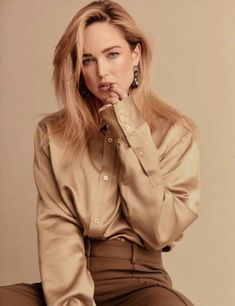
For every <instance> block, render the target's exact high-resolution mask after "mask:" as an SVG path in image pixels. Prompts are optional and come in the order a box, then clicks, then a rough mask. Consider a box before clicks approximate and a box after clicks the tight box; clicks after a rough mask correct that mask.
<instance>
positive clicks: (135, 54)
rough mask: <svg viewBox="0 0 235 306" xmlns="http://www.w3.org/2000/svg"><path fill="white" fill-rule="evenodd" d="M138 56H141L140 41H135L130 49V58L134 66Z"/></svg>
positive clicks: (138, 58)
mask: <svg viewBox="0 0 235 306" xmlns="http://www.w3.org/2000/svg"><path fill="white" fill-rule="evenodd" d="M140 57H141V45H140V43H137V45H136V46H135V49H134V50H133V51H132V59H133V64H134V66H136V65H138V64H139V61H140Z"/></svg>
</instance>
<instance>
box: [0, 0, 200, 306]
mask: <svg viewBox="0 0 235 306" xmlns="http://www.w3.org/2000/svg"><path fill="white" fill-rule="evenodd" d="M150 62H151V50H150V47H149V44H148V41H147V40H146V38H145V36H144V35H143V33H142V32H141V31H140V30H139V28H138V27H137V25H136V24H135V22H134V21H133V19H132V18H131V17H130V15H129V14H128V13H127V12H126V11H125V10H124V9H123V8H122V7H121V6H120V5H119V4H117V3H115V2H113V1H95V2H92V3H90V4H88V5H87V6H86V7H84V8H82V9H81V10H80V11H79V12H78V13H77V14H76V15H75V16H74V18H73V19H72V21H71V22H70V24H69V26H68V27H67V29H66V31H65V33H64V35H63V36H62V38H61V39H60V41H59V43H58V45H57V47H56V50H55V57H54V63H53V64H54V83H55V91H56V95H57V97H58V101H59V102H60V105H61V109H60V110H59V111H58V112H57V113H53V114H50V115H48V116H46V117H44V118H43V119H42V120H41V121H40V122H39V124H38V126H37V130H36V134H35V159H34V176H35V182H36V185H37V188H38V202H37V231H38V250H39V265H40V273H41V281H42V282H41V283H35V284H15V285H12V286H5V287H2V288H1V298H2V304H1V305H4V306H5V305H22V306H26V305H29V306H34V305H37V306H38V305H45V303H46V305H48V306H91V305H92V306H94V305H97V306H116V305H120V306H129V305H133V306H143V305H145V306H163V305H165V306H183V305H187V306H189V305H190V306H191V305H193V304H192V302H191V301H190V300H189V299H188V298H187V297H185V296H184V295H183V294H182V293H180V292H178V291H176V290H175V289H173V286H172V281H171V278H170V276H169V274H168V273H167V272H166V270H165V269H164V267H163V264H162V253H163V252H169V251H171V250H172V248H173V247H174V245H175V242H176V241H178V240H180V239H181V238H182V236H183V232H184V231H185V229H186V228H187V227H188V226H189V225H190V224H191V223H192V222H193V221H194V220H195V219H196V218H197V216H198V202H199V151H198V137H197V134H198V132H197V128H196V126H195V125H194V124H193V122H192V121H191V120H190V119H189V118H187V117H185V116H183V115H182V114H180V113H179V112H178V111H176V110H175V109H173V108H172V107H170V106H169V105H167V104H166V103H164V102H162V101H160V100H159V98H158V97H157V96H156V95H154V94H153V93H152V92H151V91H150V89H149V87H148V70H149V65H150ZM44 298H45V300H44ZM9 301H12V304H9ZM7 303H8V304H7Z"/></svg>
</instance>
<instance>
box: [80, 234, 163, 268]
mask: <svg viewBox="0 0 235 306" xmlns="http://www.w3.org/2000/svg"><path fill="white" fill-rule="evenodd" d="M85 253H86V256H87V257H88V265H89V257H110V258H116V259H126V260H130V261H131V263H132V264H134V263H136V262H152V263H157V264H162V252H161V250H158V251H152V250H147V249H145V248H143V247H141V246H139V245H137V244H136V243H134V242H131V241H128V240H125V241H120V240H116V239H112V240H108V239H107V240H92V239H90V238H86V239H85Z"/></svg>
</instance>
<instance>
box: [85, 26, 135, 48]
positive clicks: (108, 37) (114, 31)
mask: <svg viewBox="0 0 235 306" xmlns="http://www.w3.org/2000/svg"><path fill="white" fill-rule="evenodd" d="M110 46H120V47H128V46H129V45H128V43H127V41H126V40H125V39H124V35H123V33H122V31H121V30H120V29H119V28H118V27H117V26H115V25H112V24H110V23H107V22H95V23H93V24H91V25H89V26H88V27H86V29H85V31H84V50H83V53H97V52H99V51H101V50H104V49H105V48H108V47H110Z"/></svg>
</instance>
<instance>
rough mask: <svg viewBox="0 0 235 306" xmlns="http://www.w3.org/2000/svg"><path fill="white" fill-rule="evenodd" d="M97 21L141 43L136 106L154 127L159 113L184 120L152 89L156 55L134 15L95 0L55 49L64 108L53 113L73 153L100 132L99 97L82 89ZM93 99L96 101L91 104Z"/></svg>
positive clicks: (56, 77)
mask: <svg viewBox="0 0 235 306" xmlns="http://www.w3.org/2000/svg"><path fill="white" fill-rule="evenodd" d="M94 22H108V23H110V24H112V25H114V26H116V27H118V28H119V29H120V30H121V32H122V33H123V37H124V38H125V40H126V41H127V42H128V44H129V45H130V47H131V49H134V48H135V46H136V45H137V43H139V44H140V45H141V51H142V52H141V59H140V62H139V72H140V73H139V75H140V86H139V87H138V88H136V89H133V90H132V92H131V95H132V96H133V99H134V102H135V103H136V106H137V107H138V109H139V110H140V111H141V113H142V115H143V117H144V118H145V120H146V122H147V123H148V124H149V126H150V129H151V130H154V129H155V128H156V124H157V122H156V121H157V120H156V114H157V115H158V116H160V117H163V118H166V119H167V120H172V121H175V120H182V118H183V116H182V115H181V114H180V113H179V112H178V111H177V110H176V109H174V108H173V107H171V106H170V105H168V104H167V103H165V102H163V101H162V100H161V99H160V98H159V97H157V95H156V94H154V93H153V92H152V91H150V90H149V88H148V73H149V66H150V63H151V58H152V51H151V48H150V45H149V43H148V41H147V39H146V37H145V35H144V34H143V33H142V32H141V30H140V29H139V28H138V26H137V25H136V23H135V21H134V20H133V18H132V17H131V16H130V15H129V14H128V12H127V11H126V10H125V9H124V8H123V7H121V6H120V5H119V4H118V3H116V2H114V1H110V0H104V1H93V2H91V3H90V4H88V5H87V6H85V7H83V8H82V9H81V10H80V11H78V13H77V14H76V15H75V16H74V17H73V19H72V20H71V22H70V23H69V25H68V27H67V29H66V30H65V32H64V34H63V36H62V37H61V39H60V41H59V43H58V45H57V46H56V49H55V54H54V60H53V66H54V72H53V82H54V87H55V93H56V97H57V100H58V103H59V105H60V106H61V110H59V111H58V112H56V113H52V114H49V115H48V116H47V117H46V119H49V120H51V122H52V123H53V124H52V126H53V130H54V132H58V133H60V135H61V136H62V138H61V139H62V141H64V142H65V143H66V144H67V146H66V148H68V150H71V152H73V153H74V152H77V151H78V150H80V149H81V148H82V147H83V145H85V144H87V143H88V142H89V140H90V139H91V138H94V137H96V136H97V133H99V123H100V118H99V113H98V107H97V106H98V103H99V102H98V100H97V99H96V97H94V96H92V95H90V96H88V97H84V95H83V94H82V92H81V88H82V83H83V82H84V81H83V77H82V74H81V65H82V53H83V42H84V30H85V28H86V27H87V26H89V25H90V24H92V23H94ZM91 100H92V103H91Z"/></svg>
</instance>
